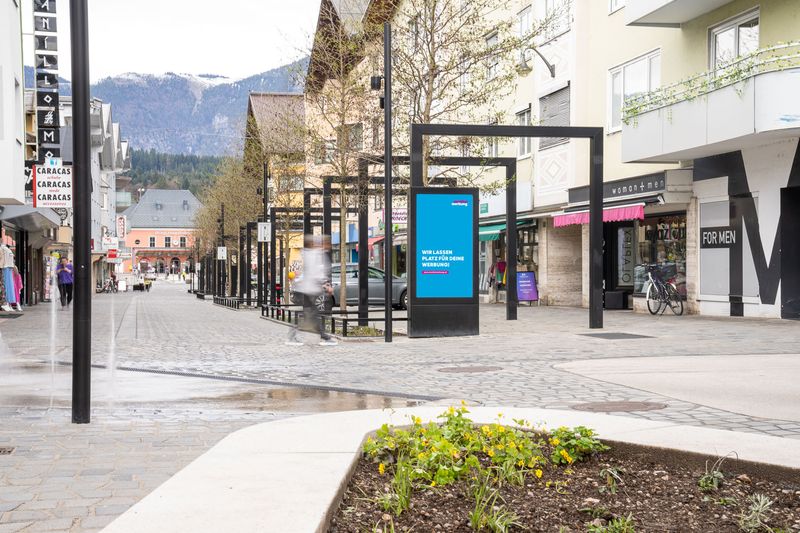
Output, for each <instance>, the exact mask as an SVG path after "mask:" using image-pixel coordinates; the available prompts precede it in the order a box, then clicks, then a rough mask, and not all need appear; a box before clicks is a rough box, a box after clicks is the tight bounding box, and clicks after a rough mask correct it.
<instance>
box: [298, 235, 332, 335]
mask: <svg viewBox="0 0 800 533" xmlns="http://www.w3.org/2000/svg"><path fill="white" fill-rule="evenodd" d="M327 246H328V243H327V242H326V241H323V240H322V237H316V238H315V237H314V236H313V235H306V236H305V240H304V246H303V274H302V276H300V277H299V278H298V279H297V280H296V281H295V283H294V290H295V292H296V293H298V295H299V296H300V298H301V299H302V303H303V320H302V322H301V324H300V325H298V326H296V327H293V328H292V329H291V330H290V331H289V340H288V341H287V342H286V344H287V345H289V346H301V345H302V344H303V343H302V342H301V341H300V340H299V339H298V338H297V333H298V331H300V330H301V329H302V330H303V331H316V332H318V333H319V336H320V342H319V345H320V346H335V345H337V344H338V343H337V342H336V340H335V339H334V338H332V337H331V336H330V335H329V334H328V333H326V332H325V324H324V323H323V321H322V317H321V316H319V309H318V308H317V300H318V299H320V296H328V295H330V294H331V293H332V292H333V288H332V287H331V284H330V272H331V265H330V261H329V260H328V254H327V248H326V247H327ZM323 301H324V300H323Z"/></svg>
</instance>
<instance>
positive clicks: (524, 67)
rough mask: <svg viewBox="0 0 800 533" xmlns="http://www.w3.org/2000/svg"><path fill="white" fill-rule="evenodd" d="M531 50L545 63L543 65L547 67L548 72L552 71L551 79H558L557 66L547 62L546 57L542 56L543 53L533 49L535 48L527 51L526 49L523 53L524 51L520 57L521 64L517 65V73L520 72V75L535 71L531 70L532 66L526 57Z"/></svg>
mask: <svg viewBox="0 0 800 533" xmlns="http://www.w3.org/2000/svg"><path fill="white" fill-rule="evenodd" d="M529 50H530V51H533V52H534V53H535V54H536V55H537V56H539V58H540V59H541V60H542V62H543V63H544V64H545V66H546V67H547V70H549V71H550V77H551V78H555V77H556V66H555V65H553V64H552V63H550V62H549V61H548V60H547V59H546V58H545V57H544V56H543V55H542V53H541V52H540V51H539V50H538V49H536V48H533V47H530V48H526V49H525V50H523V51H522V53H521V54H520V55H519V63H517V72H518V73H520V74H527V73H529V72H530V71H531V70H533V69H532V68H531V66H530V65H528V58H527V57H526V55H525V52H527V51H529Z"/></svg>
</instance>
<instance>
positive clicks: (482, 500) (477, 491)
mask: <svg viewBox="0 0 800 533" xmlns="http://www.w3.org/2000/svg"><path fill="white" fill-rule="evenodd" d="M491 479H492V478H491V476H490V475H489V474H488V473H486V474H482V473H481V474H479V475H478V476H477V477H476V478H475V480H474V481H473V483H472V497H473V499H474V500H475V504H474V506H473V508H472V510H471V511H470V513H469V525H470V527H471V528H472V530H473V531H481V530H482V529H486V528H488V529H489V530H490V531H493V532H494V533H506V532H507V531H509V530H510V529H511V528H512V527H514V526H517V527H522V524H521V523H520V521H519V517H518V516H517V515H516V514H515V513H514V512H512V511H509V510H508V509H507V508H506V506H505V505H504V504H500V505H498V504H497V500H500V501H502V497H501V496H500V493H499V492H498V491H497V489H494V488H492V487H491Z"/></svg>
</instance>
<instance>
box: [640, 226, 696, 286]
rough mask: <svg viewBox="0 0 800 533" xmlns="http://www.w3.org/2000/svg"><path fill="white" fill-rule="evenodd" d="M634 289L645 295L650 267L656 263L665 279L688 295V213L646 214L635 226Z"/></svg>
mask: <svg viewBox="0 0 800 533" xmlns="http://www.w3.org/2000/svg"><path fill="white" fill-rule="evenodd" d="M636 242H637V246H636V266H635V267H634V273H633V277H634V292H635V293H636V294H643V293H644V290H645V288H646V287H645V282H646V281H647V266H649V265H654V266H656V267H657V271H658V273H659V274H660V275H661V277H662V279H663V280H664V281H671V282H672V283H674V284H675V287H676V288H677V289H678V292H679V293H680V294H681V295H682V296H684V297H685V296H686V215H685V214H675V215H660V216H653V217H647V218H645V219H644V220H641V221H639V223H638V225H637V226H636Z"/></svg>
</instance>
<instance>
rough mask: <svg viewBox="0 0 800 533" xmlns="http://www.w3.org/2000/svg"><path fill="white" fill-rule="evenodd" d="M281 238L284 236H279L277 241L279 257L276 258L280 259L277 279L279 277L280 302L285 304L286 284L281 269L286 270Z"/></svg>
mask: <svg viewBox="0 0 800 533" xmlns="http://www.w3.org/2000/svg"><path fill="white" fill-rule="evenodd" d="M283 238H284V237H281V238H280V241H279V243H278V244H279V248H278V255H280V257H279V259H278V260H279V261H280V263H279V265H278V266H279V267H280V274H279V276H278V279H280V282H281V304H283V305H285V304H286V285H285V283H284V279H283V271H284V270H286V264H285V262H284V251H283Z"/></svg>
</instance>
